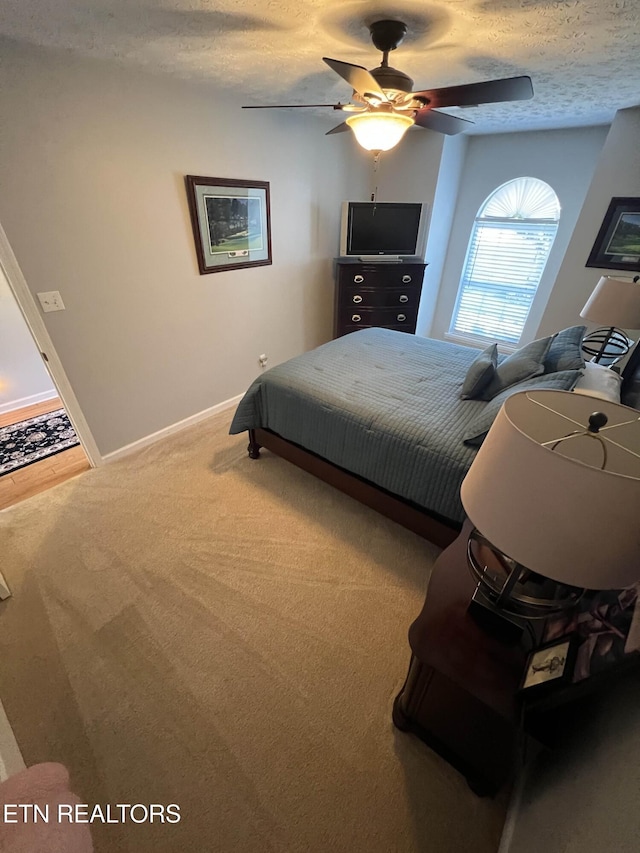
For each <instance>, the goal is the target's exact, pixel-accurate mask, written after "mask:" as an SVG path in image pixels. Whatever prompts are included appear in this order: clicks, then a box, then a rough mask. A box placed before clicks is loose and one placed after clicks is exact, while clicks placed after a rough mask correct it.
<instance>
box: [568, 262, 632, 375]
mask: <svg viewBox="0 0 640 853" xmlns="http://www.w3.org/2000/svg"><path fill="white" fill-rule="evenodd" d="M638 279H640V276H636V277H635V278H634V279H623V278H613V277H611V276H602V278H601V279H600V281H599V282H598V283H597V285H596V287H595V290H594V291H593V293H592V294H591V296H590V297H589V299H588V300H587V303H586V305H585V306H584V308H583V309H582V311H581V312H580V316H581V317H582V318H583V319H584V320H589V321H590V322H592V323H599V324H602V325H603V326H604V327H605V328H602V329H596V330H595V331H594V332H591V333H590V334H588V335H586V336H585V338H584V341H583V344H582V349H583V350H584V352H586V353H587V354H588V355H591V356H593V361H595V362H596V363H600V362H601V361H602V360H603V359H606V361H607V363H608V364H613V363H615V362H616V361H618V360H619V359H620V358H622V356H623V355H626V353H627V352H629V349H630V348H631V346H632V345H633V341H632V340H631V339H630V338H629V337H628V336H627V335H626V334H625V332H624V331H623V329H640V284H638Z"/></svg>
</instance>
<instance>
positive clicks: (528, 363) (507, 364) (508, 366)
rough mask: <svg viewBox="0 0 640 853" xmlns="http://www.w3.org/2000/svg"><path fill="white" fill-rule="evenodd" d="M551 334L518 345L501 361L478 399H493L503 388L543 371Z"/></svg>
mask: <svg viewBox="0 0 640 853" xmlns="http://www.w3.org/2000/svg"><path fill="white" fill-rule="evenodd" d="M552 341H553V335H549V337H548V338H538V340H537V341H531V343H530V344H525V346H523V347H520V349H517V350H516V351H515V352H514V353H512V354H511V355H510V356H508V357H507V358H505V360H504V361H501V362H500V364H499V365H498V367H497V368H496V372H495V374H494V377H493V379H492V380H491V382H489V384H488V385H487V386H486V388H485V389H484V391H482V392H481V393H480V394H479V395H478V399H479V400H493V398H494V397H495V396H496V394H500V392H501V391H504V390H505V388H510V387H511V386H512V385H515V384H516V382H523V381H524V380H525V379H529V378H530V377H531V376H538V375H539V374H541V373H542V372H543V371H544V360H545V358H546V356H547V353H548V352H549V348H550V347H551V343H552Z"/></svg>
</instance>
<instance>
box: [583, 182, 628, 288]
mask: <svg viewBox="0 0 640 853" xmlns="http://www.w3.org/2000/svg"><path fill="white" fill-rule="evenodd" d="M586 266H588V267H597V268H599V269H612V270H627V271H628V272H635V273H637V272H640V198H620V197H618V198H612V199H611V202H610V204H609V207H608V209H607V212H606V214H605V217H604V219H603V221H602V225H601V226H600V230H599V231H598V236H597V237H596V241H595V243H594V244H593V248H592V249H591V254H590V255H589V259H588V260H587V263H586Z"/></svg>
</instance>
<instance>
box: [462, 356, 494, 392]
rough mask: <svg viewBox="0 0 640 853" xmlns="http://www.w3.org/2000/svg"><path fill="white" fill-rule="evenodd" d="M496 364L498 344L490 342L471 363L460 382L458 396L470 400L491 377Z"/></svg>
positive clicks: (484, 386)
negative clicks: (460, 389) (460, 387)
mask: <svg viewBox="0 0 640 853" xmlns="http://www.w3.org/2000/svg"><path fill="white" fill-rule="evenodd" d="M497 364H498V344H491V346H488V347H487V348H486V349H485V350H483V351H482V352H481V353H480V355H479V356H478V357H477V358H476V360H475V361H474V362H473V363H472V364H471V367H470V368H469V370H468V371H467V375H466V377H465V380H464V382H463V384H462V392H461V394H460V396H461V397H462V399H463V400H472V399H473V398H474V397H476V396H477V395H478V394H479V393H480V392H481V391H482V390H483V389H484V388H486V386H487V385H488V384H489V382H491V380H492V379H493V377H494V375H495V372H496V365H497Z"/></svg>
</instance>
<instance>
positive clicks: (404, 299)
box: [400, 293, 409, 302]
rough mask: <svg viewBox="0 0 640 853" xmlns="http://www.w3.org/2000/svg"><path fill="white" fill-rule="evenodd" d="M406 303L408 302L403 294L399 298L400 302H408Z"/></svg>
mask: <svg viewBox="0 0 640 853" xmlns="http://www.w3.org/2000/svg"><path fill="white" fill-rule="evenodd" d="M408 301H409V297H408V296H407V295H406V294H405V293H403V294H402V296H401V297H400V302H408Z"/></svg>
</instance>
